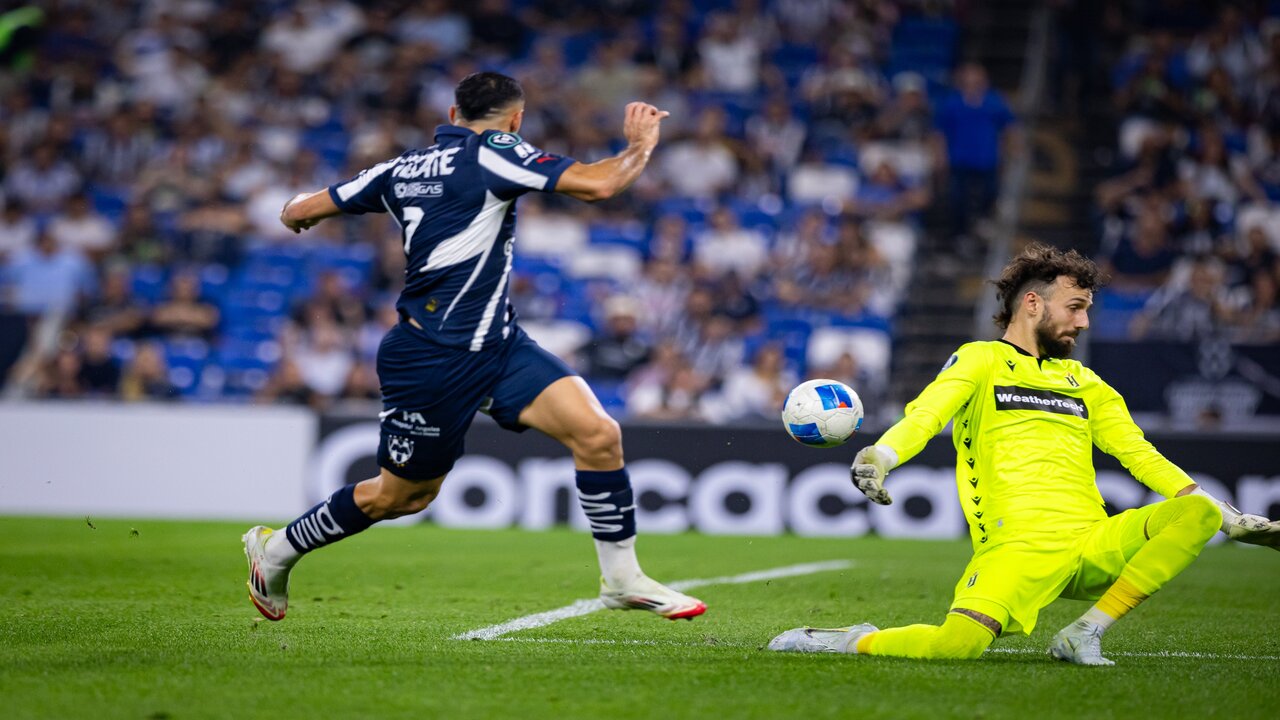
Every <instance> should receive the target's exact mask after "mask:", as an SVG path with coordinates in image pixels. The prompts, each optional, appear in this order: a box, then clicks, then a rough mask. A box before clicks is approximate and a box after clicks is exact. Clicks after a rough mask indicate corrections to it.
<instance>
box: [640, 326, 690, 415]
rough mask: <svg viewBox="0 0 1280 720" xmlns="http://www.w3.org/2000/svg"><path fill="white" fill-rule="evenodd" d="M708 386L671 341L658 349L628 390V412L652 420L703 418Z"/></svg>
mask: <svg viewBox="0 0 1280 720" xmlns="http://www.w3.org/2000/svg"><path fill="white" fill-rule="evenodd" d="M706 389H707V382H706V379H705V377H703V376H702V375H700V374H699V373H698V372H697V371H695V370H694V369H693V367H692V366H691V365H690V364H689V361H688V360H686V359H685V358H684V356H682V355H681V354H680V351H679V350H677V349H676V348H675V346H674V345H672V344H670V343H664V344H663V345H660V346H658V348H657V349H656V350H655V354H654V359H653V362H651V363H650V364H649V365H647V366H645V367H644V368H641V369H640V370H639V371H637V374H636V377H635V378H634V379H633V381H632V383H631V388H630V390H629V391H628V393H627V397H626V407H627V414H628V415H629V416H631V417H636V418H645V419H650V420H700V419H702V408H701V405H702V400H703V395H704V394H705V392H706Z"/></svg>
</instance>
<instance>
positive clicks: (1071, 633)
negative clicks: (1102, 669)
mask: <svg viewBox="0 0 1280 720" xmlns="http://www.w3.org/2000/svg"><path fill="white" fill-rule="evenodd" d="M1049 654H1050V655H1052V656H1054V657H1056V658H1058V659H1059V660H1065V661H1066V662H1069V663H1075V664H1076V665H1115V663H1114V662H1113V661H1111V660H1108V659H1106V658H1104V657H1102V626H1100V625H1098V624H1097V623H1091V622H1089V621H1088V620H1077V621H1075V622H1073V623H1071V624H1070V625H1068V626H1066V627H1064V628H1062V629H1061V630H1059V631H1058V634H1057V635H1054V636H1053V642H1052V643H1051V644H1050V645H1049Z"/></svg>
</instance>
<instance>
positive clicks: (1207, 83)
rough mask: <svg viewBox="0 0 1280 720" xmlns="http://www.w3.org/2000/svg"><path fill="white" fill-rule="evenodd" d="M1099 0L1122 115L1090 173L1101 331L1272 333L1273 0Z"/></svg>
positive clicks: (1276, 102) (1277, 234)
mask: <svg viewBox="0 0 1280 720" xmlns="http://www.w3.org/2000/svg"><path fill="white" fill-rule="evenodd" d="M1141 7H1143V8H1145V10H1140V11H1138V12H1132V13H1126V12H1125V11H1124V7H1123V6H1121V5H1119V4H1117V5H1114V6H1110V5H1108V6H1107V8H1106V10H1105V12H1104V15H1103V17H1102V21H1103V23H1102V26H1103V30H1104V31H1103V32H1101V33H1097V34H1096V35H1097V37H1098V38H1100V40H1098V41H1097V42H1098V43H1099V49H1100V51H1101V52H1104V53H1106V54H1107V55H1109V56H1110V59H1108V60H1106V62H1108V63H1109V65H1110V75H1111V82H1112V98H1113V102H1114V108H1115V111H1116V112H1117V113H1118V116H1119V118H1120V120H1119V122H1118V125H1117V137H1116V147H1117V159H1116V162H1115V173H1114V175H1113V177H1111V178H1110V179H1108V180H1107V181H1106V182H1104V183H1102V184H1100V185H1099V186H1098V188H1097V192H1096V199H1097V204H1098V207H1099V221H1100V225H1101V228H1100V233H1101V236H1102V238H1103V246H1102V253H1101V254H1102V257H1103V258H1104V259H1105V260H1106V261H1107V264H1108V266H1109V269H1110V271H1111V273H1112V274H1113V275H1114V281H1113V283H1112V286H1111V288H1110V289H1109V290H1108V291H1107V292H1106V293H1104V294H1102V295H1101V296H1100V298H1099V309H1100V310H1101V312H1100V313H1098V320H1099V322H1098V323H1097V324H1096V326H1095V332H1096V333H1097V334H1098V335H1099V336H1100V337H1105V338H1109V339H1126V338H1127V339H1133V340H1153V341H1198V340H1222V341H1227V342H1234V343H1275V342H1277V341H1280V299H1278V294H1277V287H1278V286H1280V16H1277V9H1276V6H1275V4H1274V3H1271V4H1270V10H1269V11H1268V8H1267V7H1265V4H1264V3H1243V4H1240V5H1236V4H1232V3H1204V4H1202V3H1177V4H1175V6H1174V7H1167V6H1166V5H1165V4H1163V3H1148V4H1146V5H1144V6H1141Z"/></svg>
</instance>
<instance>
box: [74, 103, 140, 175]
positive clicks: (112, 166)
mask: <svg viewBox="0 0 1280 720" xmlns="http://www.w3.org/2000/svg"><path fill="white" fill-rule="evenodd" d="M157 145H158V142H157V138H156V136H155V131H154V129H153V128H149V127H144V126H142V125H141V124H140V123H139V122H138V120H137V118H136V117H135V116H134V114H133V113H131V112H129V111H128V110H127V109H122V110H119V111H117V112H116V113H115V114H113V115H112V116H111V117H110V118H108V119H107V121H106V123H105V126H104V127H93V128H90V129H89V132H88V134H87V135H86V136H85V139H84V147H83V150H82V152H83V153H84V167H85V170H86V171H87V172H88V175H89V178H90V179H91V180H92V181H94V182H95V183H99V184H102V185H105V186H107V187H115V188H124V187H127V186H128V184H129V183H131V182H133V181H134V179H136V178H137V176H138V173H139V172H141V170H142V168H143V167H145V166H146V165H147V163H148V162H150V161H151V159H152V158H153V157H155V155H156V152H157V149H158V148H157Z"/></svg>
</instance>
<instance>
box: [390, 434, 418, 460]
mask: <svg viewBox="0 0 1280 720" xmlns="http://www.w3.org/2000/svg"><path fill="white" fill-rule="evenodd" d="M387 454H388V455H390V456H391V462H393V463H395V464H396V466H397V467H404V465H405V463H407V462H409V458H411V457H413V441H412V440H410V439H409V438H407V437H400V436H399V435H388V436H387Z"/></svg>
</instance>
